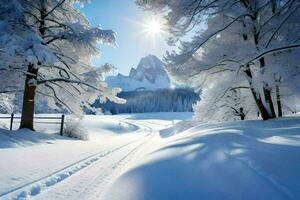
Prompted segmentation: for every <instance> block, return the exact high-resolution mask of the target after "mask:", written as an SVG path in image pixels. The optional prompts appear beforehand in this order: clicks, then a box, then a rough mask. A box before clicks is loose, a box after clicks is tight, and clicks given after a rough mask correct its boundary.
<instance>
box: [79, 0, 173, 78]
mask: <svg viewBox="0 0 300 200" xmlns="http://www.w3.org/2000/svg"><path fill="white" fill-rule="evenodd" d="M80 10H81V11H82V12H83V13H84V14H85V16H86V17H87V18H88V19H89V21H90V23H91V24H92V26H98V25H99V24H100V25H101V27H102V28H103V29H112V30H113V31H115V32H116V33H117V43H118V47H115V48H114V47H110V46H104V45H100V46H99V47H100V49H101V51H102V55H101V57H97V58H94V59H93V64H94V65H96V66H100V65H101V64H104V63H106V62H108V63H111V64H113V65H115V66H116V67H117V68H118V71H119V72H120V73H122V74H128V73H129V70H130V68H131V67H136V66H137V64H138V62H139V60H140V59H141V58H142V57H144V56H146V55H148V54H154V55H157V56H158V57H160V58H162V56H163V54H164V52H165V51H166V50H167V48H168V47H167V44H166V42H165V37H166V36H158V35H157V36H156V37H152V38H149V37H146V36H145V33H142V31H143V27H142V26H141V25H139V24H138V23H143V22H144V21H145V20H147V19H149V16H151V13H146V12H145V11H143V10H141V9H140V8H138V7H137V6H136V5H135V3H134V0H92V1H91V3H88V4H86V5H85V6H84V7H83V8H80Z"/></svg>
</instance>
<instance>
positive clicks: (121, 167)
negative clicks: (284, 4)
mask: <svg viewBox="0 0 300 200" xmlns="http://www.w3.org/2000/svg"><path fill="white" fill-rule="evenodd" d="M191 117H192V114H191V113H151V114H150V113H149V114H134V115H117V116H85V117H84V119H83V121H82V124H83V125H84V126H85V127H86V128H87V130H88V132H89V134H90V140H89V141H80V140H75V139H70V138H65V137H60V136H58V135H56V134H53V133H55V127H51V129H52V131H50V132H48V133H34V132H30V131H14V132H9V131H5V130H3V129H1V131H0V157H1V160H0V181H1V182H0V199H1V200H2V199H28V198H32V199H46V200H47V199H58V200H59V199H67V200H69V199H72V200H73V199H97V200H98V199H105V200H114V199H117V200H127V199H128V200H146V199H147V200H153V199H160V200H164V199H168V200H174V199H182V200H185V199H195V200H196V199H197V200H198V199H295V200H296V199H300V190H299V188H300V181H299V180H300V173H299V171H300V117H298V116H294V117H289V118H283V119H280V120H270V121H266V122H264V121H244V122H232V123H211V124H199V123H197V122H192V121H182V120H187V119H191ZM7 123H8V122H7ZM2 124H3V123H2ZM4 125H5V124H4ZM44 126H45V125H44ZM39 129H40V130H44V131H43V132H47V131H46V129H47V128H46V129H45V127H44V128H43V127H39ZM49 129H50V128H49Z"/></svg>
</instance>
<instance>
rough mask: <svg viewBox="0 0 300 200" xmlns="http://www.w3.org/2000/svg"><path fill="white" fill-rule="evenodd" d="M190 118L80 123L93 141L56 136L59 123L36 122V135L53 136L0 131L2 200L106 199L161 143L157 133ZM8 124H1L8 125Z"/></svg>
mask: <svg viewBox="0 0 300 200" xmlns="http://www.w3.org/2000/svg"><path fill="white" fill-rule="evenodd" d="M47 116H48V115H47ZM191 116H192V114H191V113H178V114H172V115H170V114H169V113H159V114H153V113H152V114H150V113H149V114H135V115H119V116H85V117H84V119H83V121H82V122H81V123H82V124H83V125H84V126H85V127H86V129H87V130H88V132H89V135H90V140H89V141H80V140H75V139H70V138H66V137H61V136H58V135H57V134H53V133H54V132H58V130H59V125H46V124H36V125H37V126H36V130H37V131H41V130H42V131H44V132H48V133H41V132H31V131H29V130H21V131H13V132H10V131H6V130H3V129H0V158H1V159H0V199H26V198H35V199H88V198H92V199H93V198H96V197H97V196H101V194H102V192H103V191H104V189H106V188H107V187H108V185H109V184H111V183H112V181H113V180H114V178H116V177H117V176H118V175H120V174H121V173H122V172H124V171H125V170H126V169H127V168H129V167H130V166H131V165H132V164H134V163H135V161H136V160H137V159H138V158H141V157H143V155H145V154H146V153H147V152H148V151H151V149H152V148H153V147H155V146H157V145H158V143H159V139H160V137H159V134H158V130H160V129H162V128H166V127H168V126H171V125H172V124H173V123H176V122H178V121H180V120H182V119H188V118H191ZM8 124H9V120H2V125H3V126H6V127H8ZM17 127H18V124H17V123H16V124H15V128H17ZM45 127H46V128H45ZM47 128H48V129H47Z"/></svg>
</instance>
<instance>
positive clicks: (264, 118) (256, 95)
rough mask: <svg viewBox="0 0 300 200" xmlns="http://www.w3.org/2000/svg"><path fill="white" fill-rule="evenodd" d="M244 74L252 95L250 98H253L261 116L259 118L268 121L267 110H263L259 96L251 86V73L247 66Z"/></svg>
mask: <svg viewBox="0 0 300 200" xmlns="http://www.w3.org/2000/svg"><path fill="white" fill-rule="evenodd" d="M245 73H246V75H247V76H248V82H249V85H250V88H251V94H252V96H253V98H254V101H255V103H256V105H257V108H258V110H259V112H260V114H261V117H262V119H263V120H268V119H269V118H270V116H269V113H268V111H267V109H266V108H265V106H264V104H263V103H262V100H261V98H260V96H259V95H258V94H257V93H256V91H255V89H254V88H253V85H252V72H251V69H250V66H249V65H247V66H246V69H245Z"/></svg>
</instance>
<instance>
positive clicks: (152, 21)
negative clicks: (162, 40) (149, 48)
mask: <svg viewBox="0 0 300 200" xmlns="http://www.w3.org/2000/svg"><path fill="white" fill-rule="evenodd" d="M139 24H140V25H141V26H142V28H141V33H142V34H146V35H147V36H150V37H152V38H157V37H160V36H162V35H164V34H166V27H165V24H164V22H163V20H162V19H161V18H159V17H151V18H148V19H145V20H144V21H143V22H141V23H139Z"/></svg>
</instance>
